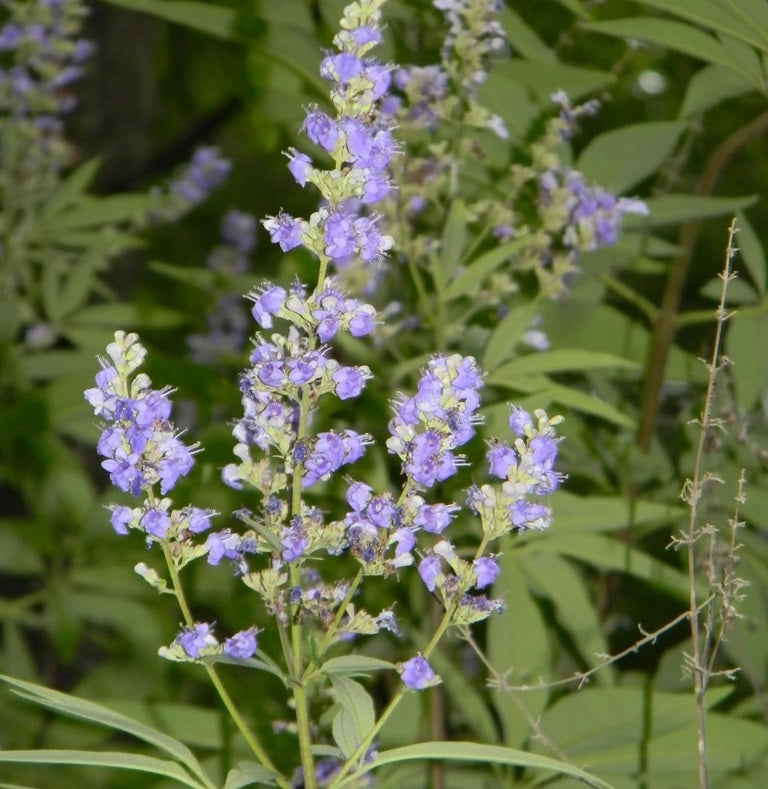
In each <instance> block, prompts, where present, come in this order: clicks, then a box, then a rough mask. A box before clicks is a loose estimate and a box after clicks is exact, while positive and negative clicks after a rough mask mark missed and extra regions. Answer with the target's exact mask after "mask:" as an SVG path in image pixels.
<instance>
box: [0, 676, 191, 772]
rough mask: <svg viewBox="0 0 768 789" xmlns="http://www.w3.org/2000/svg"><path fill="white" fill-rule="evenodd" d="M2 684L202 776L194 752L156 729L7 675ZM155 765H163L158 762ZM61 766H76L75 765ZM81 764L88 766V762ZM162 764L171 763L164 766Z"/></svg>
mask: <svg viewBox="0 0 768 789" xmlns="http://www.w3.org/2000/svg"><path fill="white" fill-rule="evenodd" d="M0 682H4V683H5V684H7V685H10V686H11V689H12V691H13V693H15V694H17V695H18V696H21V697H22V698H24V699H27V700H28V701H31V702H33V703H34V704H39V705H41V706H43V707H48V708H49V709H52V710H56V711H57V712H60V713H63V714H65V715H70V716H72V717H74V718H80V719H82V720H86V721H89V722H91V723H96V724H99V725H102V726H107V727H108V728H110V729H116V730H117V731H122V732H125V733H126V734H130V735H132V736H134V737H137V738H138V739H139V740H143V741H144V742H146V743H149V744H150V745H152V746H153V747H155V748H157V749H158V750H161V751H164V752H165V753H167V754H168V755H169V756H171V757H173V758H174V759H176V761H178V762H180V763H181V764H183V765H184V766H186V767H187V768H188V769H189V770H190V772H192V773H193V774H197V775H201V774H203V772H202V768H201V767H200V764H199V763H198V761H197V759H196V758H195V756H194V754H193V753H192V751H190V750H189V748H187V746H186V745H184V744H183V743H181V742H179V741H178V740H176V739H174V738H173V737H169V736H168V735H167V734H165V733H164V732H161V731H158V730H157V729H154V728H152V727H150V726H147V725H145V724H143V723H139V722H138V721H135V720H133V719H131V718H128V717H126V716H125V715H120V713H117V712H114V711H113V710H110V709H109V708H107V707H103V706H102V705H100V704H95V703H94V702H92V701H86V700H85V699H80V698H77V697H76V696H71V695H69V694H67V693H61V692H60V691H57V690H51V689H50V688H46V687H43V686H42V685H36V684H33V683H31V682H25V681H23V680H20V679H15V678H14V677H9V676H7V675H5V674H0ZM30 753H40V754H42V753H45V752H44V751H31V752H30ZM73 753H76V752H73ZM3 755H4V754H3V752H2V751H0V759H2V758H3ZM118 755H119V754H118ZM104 756H108V754H104ZM143 758H147V757H143ZM42 760H44V757H43V756H41V757H40V758H39V759H37V761H42ZM152 761H155V762H158V763H161V762H160V761H159V760H157V759H154V760H152ZM52 763H53V762H52ZM59 763H61V764H74V763H75V762H59ZM80 763H81V764H88V763H89V762H80ZM162 764H170V763H167V762H162ZM173 767H174V768H175V769H176V770H178V771H180V772H182V773H184V775H186V773H185V772H184V771H183V770H180V768H179V767H178V765H176V764H174V765H173ZM161 774H167V775H170V776H171V777H173V774H172V773H161ZM188 785H189V786H198V783H197V782H191V780H190V783H189V784H188Z"/></svg>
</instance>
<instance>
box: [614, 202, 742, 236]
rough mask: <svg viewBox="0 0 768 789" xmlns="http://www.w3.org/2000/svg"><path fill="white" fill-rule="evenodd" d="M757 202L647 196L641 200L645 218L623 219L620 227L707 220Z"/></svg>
mask: <svg viewBox="0 0 768 789" xmlns="http://www.w3.org/2000/svg"><path fill="white" fill-rule="evenodd" d="M756 201H757V195H745V196H744V197H707V196H701V195H681V194H668V195H662V196H661V197H651V198H649V199H648V200H646V201H645V203H646V205H647V206H648V211H649V212H650V215H649V216H646V217H627V218H626V219H625V220H624V224H625V226H626V227H627V228H631V227H643V226H649V227H658V226H659V225H671V224H676V223H677V222H686V221H688V220H689V219H709V218H710V217H714V216H727V215H729V214H734V213H735V212H736V211H739V210H740V209H742V208H747V207H748V206H750V205H752V204H753V203H755V202H756Z"/></svg>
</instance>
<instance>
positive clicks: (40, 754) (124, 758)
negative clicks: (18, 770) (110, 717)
mask: <svg viewBox="0 0 768 789" xmlns="http://www.w3.org/2000/svg"><path fill="white" fill-rule="evenodd" d="M0 762H17V763H21V764H61V765H78V764H79V765H86V766H90V767H116V768H119V769H121V770H134V771H135V772H141V773H151V774H152V775H162V776H164V777H166V778H172V779H174V780H175V781H178V782H179V783H181V784H184V785H185V786H191V787H193V789H206V784H204V783H202V782H200V781H197V780H195V779H194V778H192V776H190V775H189V773H187V772H186V771H185V770H184V769H182V768H181V767H180V766H179V765H178V764H176V762H169V761H165V760H163V759H156V758H154V757H153V756H142V755H141V754H138V753H122V752H120V751H64V750H53V749H50V750H49V749H44V748H40V749H38V750H34V751H2V750H0Z"/></svg>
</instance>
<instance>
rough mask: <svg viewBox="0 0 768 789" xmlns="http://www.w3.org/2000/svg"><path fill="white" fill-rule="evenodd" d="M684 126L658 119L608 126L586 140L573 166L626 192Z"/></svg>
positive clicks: (653, 166) (649, 171) (668, 150)
mask: <svg viewBox="0 0 768 789" xmlns="http://www.w3.org/2000/svg"><path fill="white" fill-rule="evenodd" d="M687 127H688V124H687V123H685V122H683V121H659V122H655V123H633V124H630V125H628V126H622V127H621V128H619V129H612V130H611V131H608V132H605V133H604V134H601V135H600V136H599V137H595V138H593V139H592V140H591V141H590V143H589V144H588V145H587V147H586V148H585V149H584V150H583V151H582V153H581V155H580V156H579V158H578V161H577V163H576V167H577V169H578V170H580V171H581V172H582V173H584V175H586V176H587V177H588V178H590V179H591V180H593V181H595V182H596V183H599V184H600V185H601V186H603V187H605V188H607V189H610V190H611V191H612V192H616V193H623V192H626V191H627V190H629V189H631V188H632V187H633V186H636V185H637V184H638V183H640V181H643V180H644V179H645V178H648V176H650V175H652V174H653V173H655V172H656V170H658V168H659V167H660V166H661V165H662V164H663V162H665V161H666V160H667V158H668V157H669V156H670V155H671V154H672V152H673V151H674V149H675V145H676V144H677V140H678V138H679V137H680V135H681V134H682V133H683V132H684V131H685V129H686V128H687ZM628 151H631V152H632V153H631V155H629V156H628V155H627V152H628Z"/></svg>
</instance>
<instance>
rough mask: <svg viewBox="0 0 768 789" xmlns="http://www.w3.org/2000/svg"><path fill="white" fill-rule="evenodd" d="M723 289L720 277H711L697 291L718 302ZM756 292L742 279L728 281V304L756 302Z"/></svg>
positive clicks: (714, 316) (713, 318)
mask: <svg viewBox="0 0 768 789" xmlns="http://www.w3.org/2000/svg"><path fill="white" fill-rule="evenodd" d="M722 291H723V281H722V280H721V279H720V277H713V278H712V279H711V280H710V281H709V282H707V284H706V285H705V286H704V287H703V288H702V289H701V291H699V292H700V293H701V295H702V296H706V297H707V298H710V299H712V301H716V302H717V303H718V304H719V303H720V295H721V293H722ZM758 298H759V297H758V294H757V293H756V292H755V289H754V288H753V287H752V285H751V284H750V283H749V282H747V281H746V280H743V279H735V280H733V281H732V282H729V283H728V304H729V305H730V306H733V305H735V304H756V303H757V301H758ZM716 317H717V316H716V315H715V314H714V311H713V315H712V321H713V322H714V321H715V319H716Z"/></svg>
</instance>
